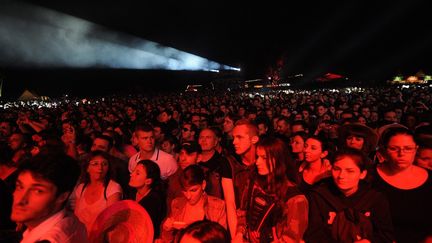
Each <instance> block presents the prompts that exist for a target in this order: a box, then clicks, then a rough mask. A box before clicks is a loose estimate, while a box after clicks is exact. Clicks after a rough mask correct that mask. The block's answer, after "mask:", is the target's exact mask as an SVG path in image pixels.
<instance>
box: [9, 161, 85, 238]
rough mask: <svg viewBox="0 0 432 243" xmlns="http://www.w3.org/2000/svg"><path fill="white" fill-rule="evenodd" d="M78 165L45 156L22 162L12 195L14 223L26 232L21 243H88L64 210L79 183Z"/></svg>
mask: <svg viewBox="0 0 432 243" xmlns="http://www.w3.org/2000/svg"><path fill="white" fill-rule="evenodd" d="M79 174H80V169H79V166H78V162H77V161H75V160H74V159H72V158H70V157H69V156H67V155H65V154H63V153H51V154H50V153H43V154H38V155H36V156H35V157H33V158H31V159H29V160H27V161H25V162H23V165H22V166H21V167H20V169H19V174H18V179H17V180H16V186H15V191H14V193H13V206H12V214H11V219H12V221H15V222H16V223H17V224H22V225H24V226H25V227H26V228H27V229H26V230H25V231H24V233H23V239H22V241H21V242H22V243H33V242H52V243H74V242H83V243H86V242H88V239H87V231H86V228H85V226H84V225H83V224H82V223H81V222H80V221H79V220H78V218H77V217H76V216H75V215H74V214H73V213H70V212H68V211H67V210H66V209H65V205H66V202H67V200H68V198H69V195H70V194H71V192H72V191H73V188H74V186H75V184H76V182H77V180H78V177H79Z"/></svg>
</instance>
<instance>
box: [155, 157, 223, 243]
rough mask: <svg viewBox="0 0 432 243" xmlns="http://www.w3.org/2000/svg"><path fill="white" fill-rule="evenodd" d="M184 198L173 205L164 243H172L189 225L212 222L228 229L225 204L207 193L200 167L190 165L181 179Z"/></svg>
mask: <svg viewBox="0 0 432 243" xmlns="http://www.w3.org/2000/svg"><path fill="white" fill-rule="evenodd" d="M180 184H181V186H182V192H183V196H181V197H177V198H175V199H174V200H173V201H172V203H171V208H170V215H169V216H168V217H167V218H166V220H165V222H164V223H163V227H162V229H163V233H162V240H163V242H172V240H173V237H174V235H175V234H176V233H177V232H178V230H180V229H183V228H185V227H186V226H188V225H189V224H191V223H193V222H196V221H200V220H210V221H214V222H216V223H219V224H220V225H222V226H223V227H224V228H226V227H227V219H226V209H225V202H224V201H223V200H221V199H219V198H217V197H212V196H209V195H207V194H206V193H205V187H206V181H205V179H204V171H203V170H202V169H201V167H200V166H199V165H190V166H188V167H187V168H186V169H184V171H183V174H182V176H181V177H180Z"/></svg>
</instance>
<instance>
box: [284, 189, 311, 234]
mask: <svg viewBox="0 0 432 243" xmlns="http://www.w3.org/2000/svg"><path fill="white" fill-rule="evenodd" d="M308 212H309V203H308V201H307V199H306V197H305V196H304V195H297V196H294V197H292V198H290V199H288V201H287V202H286V203H285V207H284V208H283V216H282V217H283V221H282V222H281V223H280V225H278V226H279V227H278V228H279V230H278V231H279V232H278V233H279V237H278V238H280V240H282V241H283V242H300V241H301V240H302V239H303V234H304V232H305V231H306V228H307V226H308Z"/></svg>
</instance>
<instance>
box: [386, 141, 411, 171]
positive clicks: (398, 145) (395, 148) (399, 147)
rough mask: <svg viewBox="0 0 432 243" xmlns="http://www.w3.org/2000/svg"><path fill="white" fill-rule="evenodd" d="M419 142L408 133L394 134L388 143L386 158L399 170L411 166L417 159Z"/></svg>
mask: <svg viewBox="0 0 432 243" xmlns="http://www.w3.org/2000/svg"><path fill="white" fill-rule="evenodd" d="M416 151H417V144H416V143H415V141H414V138H413V137H412V136H410V135H408V134H396V135H394V136H392V137H391V138H390V139H389V141H388V143H387V145H386V157H387V158H386V159H387V161H388V162H389V163H390V165H391V166H392V167H394V168H395V169H397V170H404V169H406V168H409V167H410V166H411V165H412V164H413V163H414V159H415V155H416Z"/></svg>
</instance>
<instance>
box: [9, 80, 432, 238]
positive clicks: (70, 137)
mask: <svg viewBox="0 0 432 243" xmlns="http://www.w3.org/2000/svg"><path fill="white" fill-rule="evenodd" d="M430 91H431V88H430V87H427V86H418V87H415V86H413V87H410V88H400V87H396V86H394V87H383V88H374V89H367V88H356V89H339V90H325V89H322V90H314V91H299V90H297V91H267V92H264V93H255V92H254V93H245V92H241V91H236V92H224V91H220V92H210V93H206V92H202V93H186V94H181V95H180V94H179V95H160V96H126V97H120V96H112V97H103V98H87V99H70V98H68V99H67V100H63V101H62V102H58V103H56V104H55V105H43V104H39V103H38V104H37V105H36V106H35V105H32V104H34V103H32V104H30V103H24V102H22V103H16V104H12V105H11V104H8V105H7V106H5V104H2V107H3V110H2V112H1V113H0V179H1V180H0V194H1V195H0V217H1V218H0V241H3V242H20V241H21V242H25V243H27V242H117V241H128V239H135V240H138V241H140V242H141V241H142V242H230V241H232V242H359V243H360V242H374V243H375V242H430V241H432V231H431V230H432V224H431V223H430V222H431V219H432V209H431V205H432V196H431V189H432V178H431V176H432V174H431V169H432V124H431V121H432V110H431V107H432V97H431V92H430ZM121 203H123V204H121ZM124 205H138V206H139V207H138V208H139V209H136V212H134V213H130V215H141V214H142V215H144V216H142V217H134V220H135V221H133V222H128V219H126V218H127V217H125V216H124V215H125V213H123V214H121V213H118V212H117V213H116V214H115V215H114V213H113V212H114V211H115V209H119V208H123V206H124ZM130 207H131V208H133V207H135V206H130ZM141 209H145V210H144V211H145V212H144V213H143V212H141V211H139V210H141ZM110 213H111V216H112V217H111V218H109V217H108V218H107V216H106V215H110ZM122 215H123V216H122ZM131 217H132V216H131ZM146 217H147V221H148V222H150V223H149V224H148V225H149V227H141V228H140V229H138V228H139V227H140V226H142V225H145V224H144V222H147V221H145V218H146ZM122 220H123V221H122ZM129 220H131V219H129ZM148 222H147V223H148ZM139 239H142V240H139Z"/></svg>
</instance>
